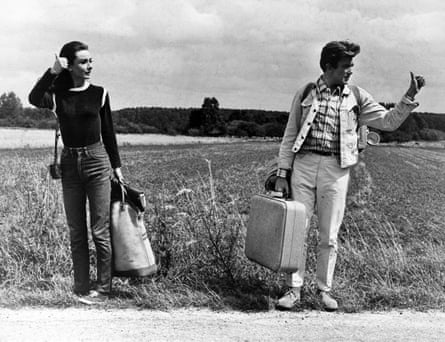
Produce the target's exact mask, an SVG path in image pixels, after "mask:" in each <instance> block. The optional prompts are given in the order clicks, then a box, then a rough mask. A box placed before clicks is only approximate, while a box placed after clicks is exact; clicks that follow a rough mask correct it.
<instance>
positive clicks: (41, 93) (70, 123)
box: [29, 69, 121, 168]
mask: <svg viewBox="0 0 445 342" xmlns="http://www.w3.org/2000/svg"><path fill="white" fill-rule="evenodd" d="M56 77H57V75H54V74H51V72H50V70H49V69H48V71H46V72H45V74H44V75H43V76H42V78H40V79H39V80H38V81H37V83H36V85H35V86H34V88H33V89H32V90H31V93H30V94H29V102H30V103H31V104H33V105H34V106H36V107H39V108H48V109H51V110H54V108H55V112H56V114H57V117H58V119H59V124H60V131H61V134H62V140H63V144H64V145H65V146H67V147H81V146H88V145H91V144H94V143H97V142H99V141H100V140H101V137H102V141H103V143H104V146H105V149H106V151H107V153H108V156H109V158H110V162H111V166H112V168H117V167H120V166H121V161H120V157H119V151H118V148H117V142H116V135H115V132H114V127H113V121H112V117H111V108H110V99H109V97H108V94H107V93H106V91H105V89H104V88H102V87H98V86H95V85H92V84H90V85H88V87H86V88H85V89H82V90H70V89H57V87H54V86H53V84H54V80H55V79H56ZM53 94H55V97H54V98H55V102H56V103H55V106H54V101H53Z"/></svg>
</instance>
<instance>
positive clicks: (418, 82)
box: [406, 71, 425, 100]
mask: <svg viewBox="0 0 445 342" xmlns="http://www.w3.org/2000/svg"><path fill="white" fill-rule="evenodd" d="M410 75H411V83H410V85H409V88H408V91H407V92H406V96H408V97H409V98H410V99H413V100H414V97H415V96H416V94H417V93H418V92H419V90H420V89H421V88H422V87H423V86H425V79H424V78H423V76H421V75H417V76H416V75H414V74H413V73H412V72H411V71H410Z"/></svg>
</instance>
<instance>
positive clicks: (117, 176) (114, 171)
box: [113, 167, 124, 183]
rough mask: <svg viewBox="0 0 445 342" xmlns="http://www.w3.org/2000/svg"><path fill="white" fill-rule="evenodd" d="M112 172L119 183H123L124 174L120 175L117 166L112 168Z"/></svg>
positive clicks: (120, 172) (119, 169) (120, 171)
mask: <svg viewBox="0 0 445 342" xmlns="http://www.w3.org/2000/svg"><path fill="white" fill-rule="evenodd" d="M113 173H114V177H116V178H117V180H118V181H119V183H123V182H124V176H123V175H122V170H121V168H120V167H117V168H115V169H113Z"/></svg>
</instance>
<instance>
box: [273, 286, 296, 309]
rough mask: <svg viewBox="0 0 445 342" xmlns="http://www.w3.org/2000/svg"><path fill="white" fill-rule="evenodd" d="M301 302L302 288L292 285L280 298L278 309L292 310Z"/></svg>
mask: <svg viewBox="0 0 445 342" xmlns="http://www.w3.org/2000/svg"><path fill="white" fill-rule="evenodd" d="M299 302H300V288H299V287H291V288H290V289H289V290H288V291H287V292H286V293H285V294H284V296H283V297H281V298H280V299H279V300H278V303H277V309H279V310H291V309H293V308H294V307H295V306H296V305H297V304H298V303H299Z"/></svg>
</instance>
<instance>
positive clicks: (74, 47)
mask: <svg viewBox="0 0 445 342" xmlns="http://www.w3.org/2000/svg"><path fill="white" fill-rule="evenodd" d="M81 50H88V45H87V44H85V43H82V42H79V41H72V42H69V43H66V44H65V45H64V46H62V49H61V50H60V53H59V56H60V57H64V58H66V59H67V60H68V66H70V65H72V64H73V62H74V59H75V58H76V52H78V51H81ZM73 86H74V84H73V79H72V77H71V74H70V72H69V71H68V70H62V72H61V73H60V74H59V76H57V78H56V80H55V81H54V88H55V89H59V90H60V89H69V88H72V87H73Z"/></svg>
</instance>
